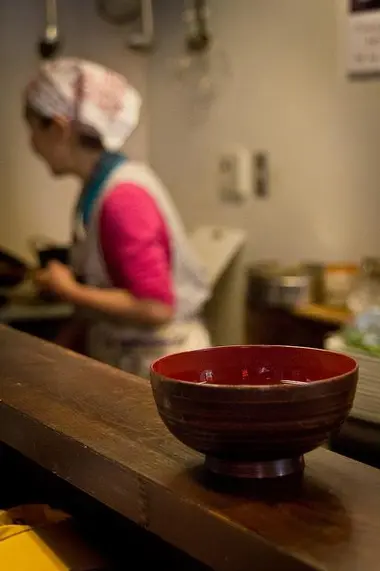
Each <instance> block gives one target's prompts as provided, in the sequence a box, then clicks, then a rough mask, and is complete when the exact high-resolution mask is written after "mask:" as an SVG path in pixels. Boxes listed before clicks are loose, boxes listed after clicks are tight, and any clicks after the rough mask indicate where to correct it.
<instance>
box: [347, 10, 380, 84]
mask: <svg viewBox="0 0 380 571" xmlns="http://www.w3.org/2000/svg"><path fill="white" fill-rule="evenodd" d="M347 1H348V18H349V23H348V71H349V73H351V74H367V73H368V74H372V73H376V74H377V73H380V0H347Z"/></svg>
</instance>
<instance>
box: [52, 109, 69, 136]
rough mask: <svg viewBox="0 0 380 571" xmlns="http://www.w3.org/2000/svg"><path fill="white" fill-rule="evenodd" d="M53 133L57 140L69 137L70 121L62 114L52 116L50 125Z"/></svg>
mask: <svg viewBox="0 0 380 571" xmlns="http://www.w3.org/2000/svg"><path fill="white" fill-rule="evenodd" d="M51 129H52V130H53V131H52V132H53V135H54V136H55V138H56V139H57V140H60V141H62V140H64V141H68V140H69V139H70V137H71V128H70V121H69V120H68V119H67V118H66V117H63V116H62V115H56V116H54V117H53V124H52V126H51Z"/></svg>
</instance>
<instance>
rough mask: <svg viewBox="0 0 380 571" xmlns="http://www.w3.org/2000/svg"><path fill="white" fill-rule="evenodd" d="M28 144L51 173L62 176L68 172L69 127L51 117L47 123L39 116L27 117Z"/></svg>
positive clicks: (69, 155)
mask: <svg viewBox="0 0 380 571" xmlns="http://www.w3.org/2000/svg"><path fill="white" fill-rule="evenodd" d="M27 124H28V129H29V133H30V144H31V147H32V149H33V151H34V152H35V153H36V154H37V155H38V156H39V157H40V158H41V159H42V160H43V161H45V163H46V164H47V165H48V167H49V168H50V170H51V171H52V173H53V174H54V175H56V176H62V175H65V174H69V173H70V164H71V144H70V140H71V137H70V129H69V126H68V125H67V124H65V123H63V122H60V121H57V120H55V119H52V120H51V121H50V122H49V123H48V124H46V123H44V120H42V119H41V118H39V117H37V116H36V117H35V116H33V115H32V116H30V117H27Z"/></svg>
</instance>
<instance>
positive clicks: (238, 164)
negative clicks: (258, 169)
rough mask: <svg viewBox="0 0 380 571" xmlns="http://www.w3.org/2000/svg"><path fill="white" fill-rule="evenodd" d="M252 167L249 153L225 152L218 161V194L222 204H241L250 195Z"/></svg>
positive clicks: (236, 150) (234, 150)
mask: <svg viewBox="0 0 380 571" xmlns="http://www.w3.org/2000/svg"><path fill="white" fill-rule="evenodd" d="M251 187H252V165H251V159H250V153H249V151H247V150H246V149H242V148H236V149H231V150H230V151H225V152H224V153H222V155H221V156H220V160H219V192H220V197H221V199H222V200H223V201H224V202H242V201H244V200H246V199H247V198H248V197H249V196H250V193H251Z"/></svg>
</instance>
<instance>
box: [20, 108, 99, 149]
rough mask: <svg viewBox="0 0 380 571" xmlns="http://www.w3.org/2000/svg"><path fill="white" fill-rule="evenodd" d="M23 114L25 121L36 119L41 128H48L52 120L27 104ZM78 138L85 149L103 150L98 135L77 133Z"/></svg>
mask: <svg viewBox="0 0 380 571" xmlns="http://www.w3.org/2000/svg"><path fill="white" fill-rule="evenodd" d="M24 115H25V118H26V120H27V121H29V120H30V119H31V118H33V119H37V121H39V123H40V125H41V127H42V128H43V129H48V128H49V127H50V126H51V125H52V124H53V122H54V119H53V118H52V117H46V115H43V114H42V113H40V112H39V111H36V110H35V109H34V108H33V107H32V106H31V105H28V104H27V105H26V106H25V112H24ZM78 138H79V144H80V145H81V146H82V147H83V148H85V149H90V150H92V151H104V150H105V149H104V145H103V143H102V141H101V139H100V137H99V135H95V134H94V135H92V134H91V135H90V134H86V133H79V134H78Z"/></svg>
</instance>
